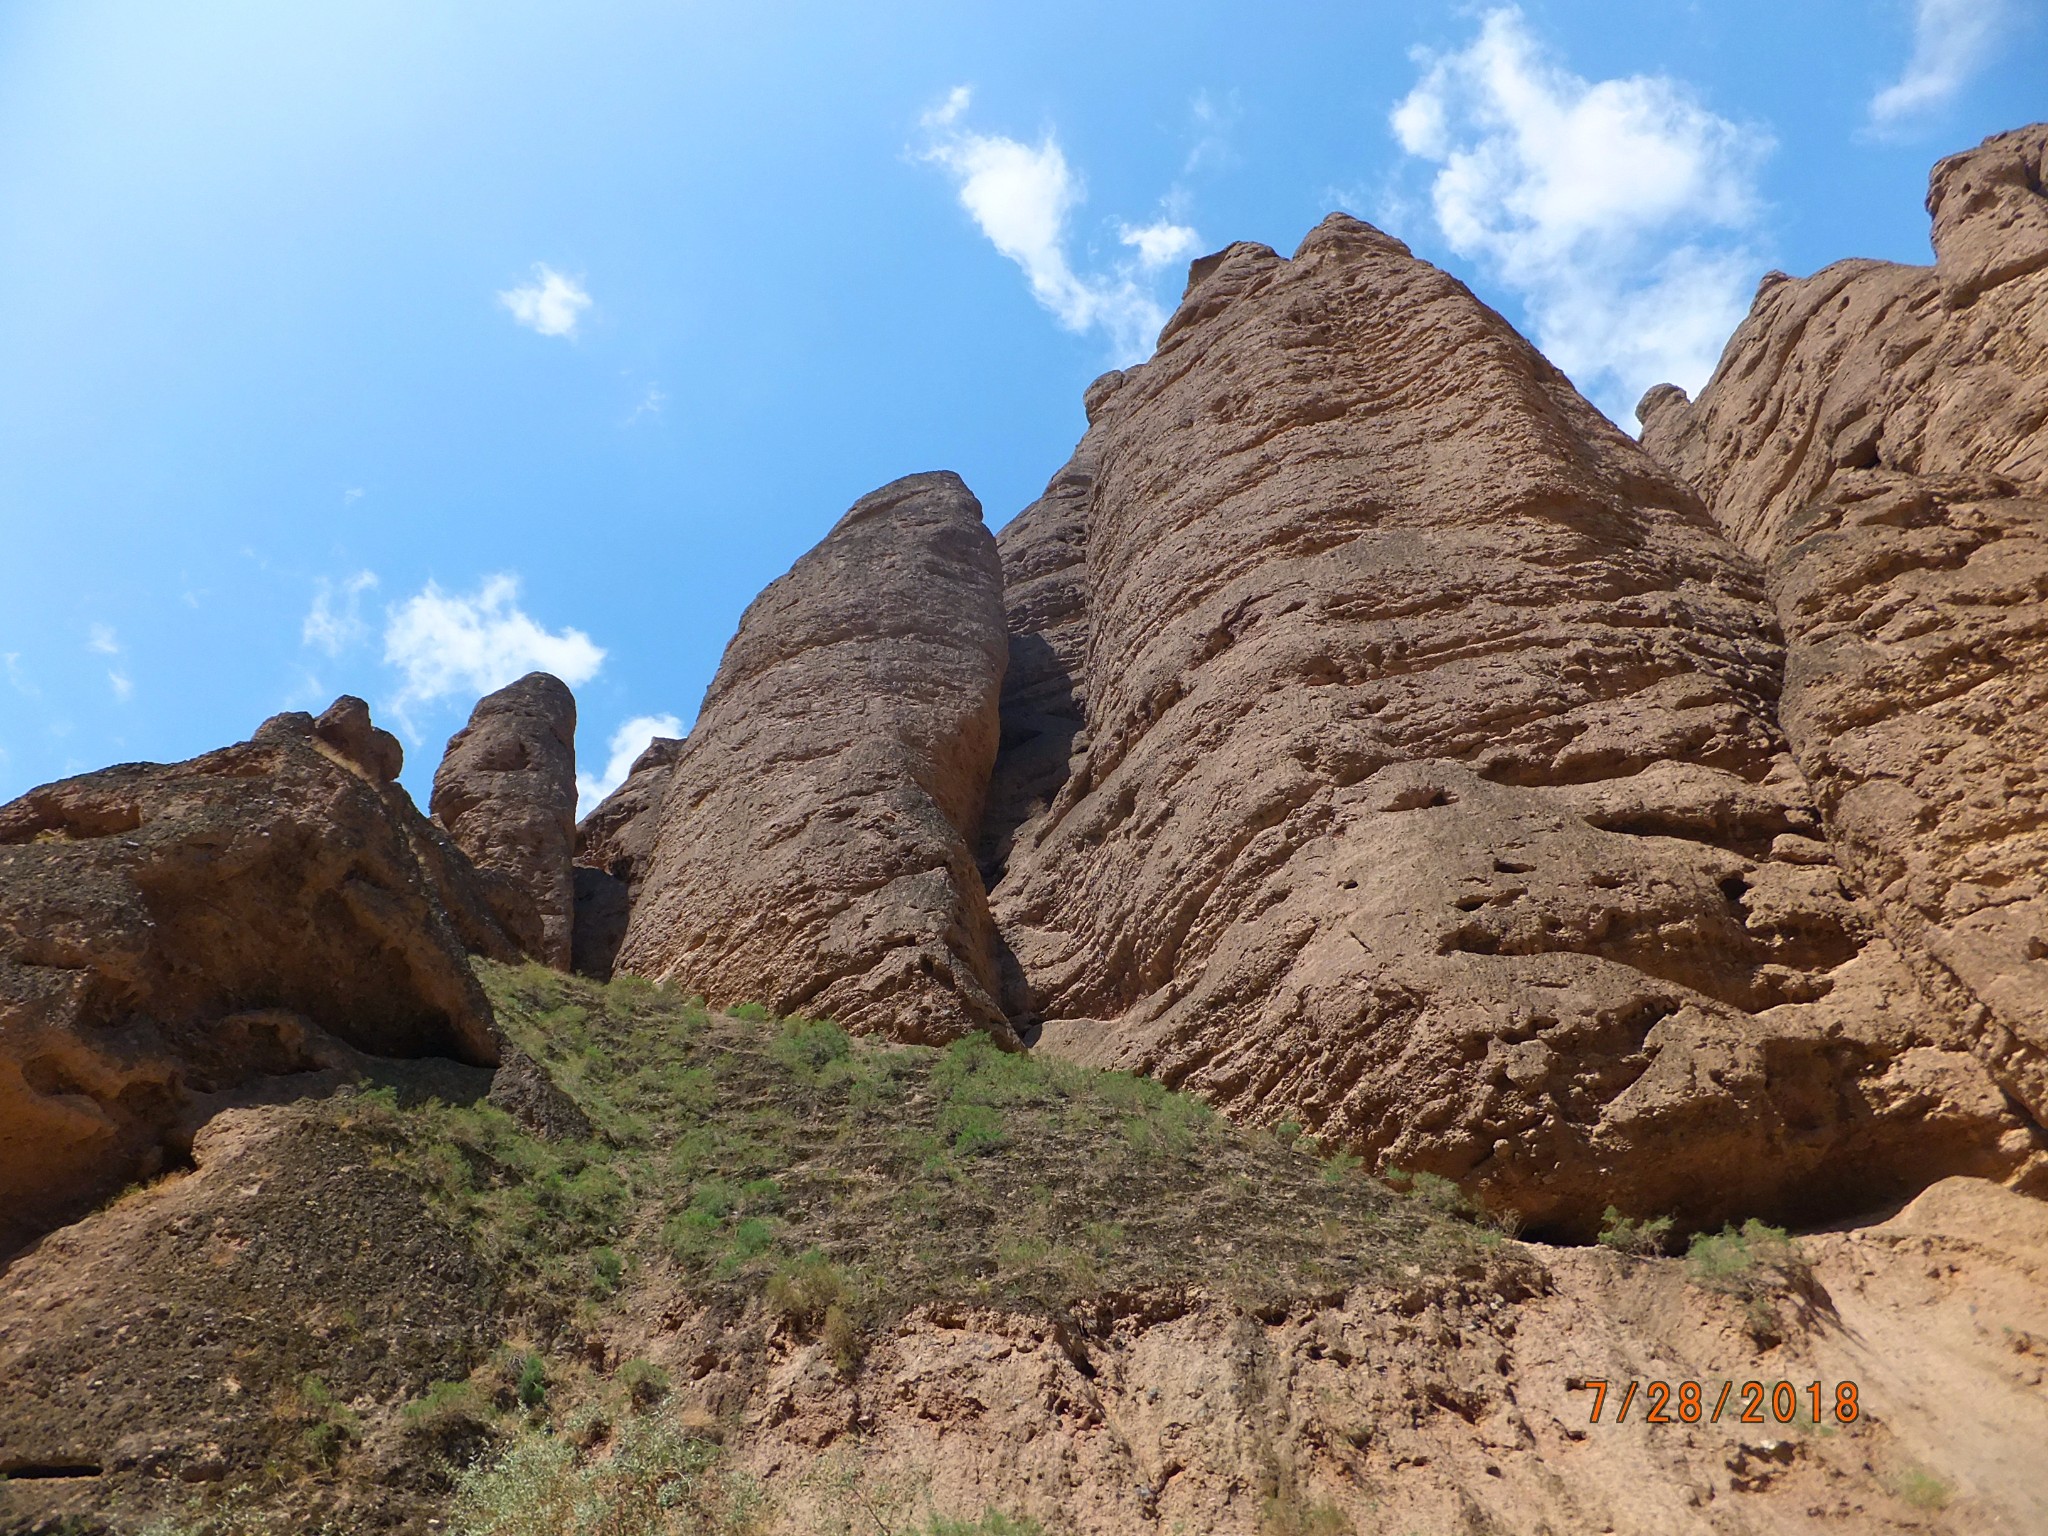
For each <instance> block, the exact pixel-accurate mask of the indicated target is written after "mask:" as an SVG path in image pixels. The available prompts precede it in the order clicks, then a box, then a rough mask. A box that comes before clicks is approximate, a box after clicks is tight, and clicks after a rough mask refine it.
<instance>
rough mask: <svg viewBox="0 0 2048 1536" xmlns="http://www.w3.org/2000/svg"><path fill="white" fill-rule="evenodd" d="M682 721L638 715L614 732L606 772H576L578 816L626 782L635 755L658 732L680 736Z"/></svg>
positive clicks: (667, 716)
mask: <svg viewBox="0 0 2048 1536" xmlns="http://www.w3.org/2000/svg"><path fill="white" fill-rule="evenodd" d="M682 734H683V722H682V721H681V720H680V719H678V718H677V717H676V716H674V715H635V716H634V717H633V718H632V719H630V720H628V721H627V722H626V723H625V724H624V725H622V726H620V727H619V728H618V729H617V730H616V731H613V732H612V740H611V756H610V758H608V759H607V760H606V762H605V765H604V772H603V773H579V774H577V775H576V816H577V819H578V820H581V819H582V818H583V817H585V816H588V815H589V814H590V812H591V811H592V809H593V808H595V807H596V805H597V803H598V802H599V801H600V800H602V799H604V797H605V796H606V795H609V794H610V793H611V792H612V791H613V790H615V789H617V788H618V787H619V786H620V785H621V784H623V783H625V782H626V775H627V774H628V773H630V772H632V771H633V759H634V758H636V757H638V756H639V755H640V754H641V753H642V752H645V751H646V750H647V744H648V743H649V742H651V741H652V740H654V738H655V737H657V736H680V735H682Z"/></svg>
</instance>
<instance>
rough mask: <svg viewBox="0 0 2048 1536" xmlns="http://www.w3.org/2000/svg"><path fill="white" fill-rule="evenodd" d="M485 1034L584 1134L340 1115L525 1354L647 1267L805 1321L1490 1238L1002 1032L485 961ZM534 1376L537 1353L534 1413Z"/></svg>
mask: <svg viewBox="0 0 2048 1536" xmlns="http://www.w3.org/2000/svg"><path fill="white" fill-rule="evenodd" d="M484 979H485V984H486V986H487V988H488V990H489V991H490V993H491V996H492V1001H493V1002H494V1004H495V1005H496V1008H497V1012H498V1017H499V1021H500V1024H501V1026H502V1027H503V1028H504V1029H505V1030H506V1032H507V1033H508V1034H509V1035H510V1036H511V1038H512V1039H513V1040H514V1041H515V1042H516V1043H517V1044H518V1045H520V1046H521V1047H522V1048H524V1049H525V1050H527V1051H529V1052H530V1053H532V1054H533V1055H534V1056H535V1057H537V1058H538V1059H540V1060H541V1061H543V1062H545V1063H546V1065H547V1067H548V1069H549V1071H550V1073H551V1075H552V1076H553V1077H554V1078H555V1080H556V1081H557V1082H558V1083H559V1084H560V1085H561V1086H562V1088H563V1089H564V1090H565V1091H566V1092H568V1093H569V1094H570V1095H571V1096H572V1097H574V1098H575V1099H576V1101H577V1103H578V1104H579V1105H580V1106H581V1107H582V1109H583V1110H584V1112H585V1113H586V1114H587V1115H588V1116H589V1118H590V1120H591V1123H592V1124H593V1125H594V1126H595V1127H596V1128H597V1135H596V1137H595V1138H594V1139H592V1140H591V1141H588V1142H582V1143H550V1142H545V1141H541V1140H539V1139H537V1138H535V1137H534V1136H531V1135H529V1134H527V1133H526V1132H525V1131H524V1130H522V1129H521V1128H520V1127H519V1126H518V1125H517V1124H516V1123H515V1122H514V1121H513V1120H512V1119H511V1118H510V1117H509V1116H507V1115H505V1114H503V1113H502V1112H500V1111H499V1110H497V1109H495V1108H492V1107H490V1106H488V1105H482V1104H478V1105H470V1106H448V1105H443V1104H438V1103H430V1104H424V1105H402V1104H401V1103H400V1102H399V1100H398V1099H397V1097H396V1096H394V1095H393V1094H392V1093H391V1092H389V1091H374V1092H369V1093H365V1094H362V1095H359V1096H357V1097H356V1098H355V1099H353V1100H351V1101H348V1107H347V1108H346V1109H345V1110H344V1111H343V1112H344V1113H345V1114H347V1115H348V1116H349V1117H350V1118H351V1119H352V1120H354V1121H355V1122H357V1123H358V1124H359V1125H362V1126H365V1127H367V1128H369V1129H370V1130H372V1131H373V1132H375V1131H381V1132H382V1133H383V1135H384V1142H385V1145H386V1146H387V1147H388V1148H389V1155H390V1157H391V1158H392V1159H393V1160H394V1161H397V1162H400V1163H404V1164H406V1165H409V1166H411V1167H412V1168H413V1169H415V1170H416V1172H417V1174H418V1176H419V1177H420V1178H421V1180H422V1182H423V1183H424V1184H425V1185H426V1187H427V1188H428V1189H429V1191H430V1192H431V1194H432V1195H433V1197H434V1198H435V1199H436V1201H437V1202H439V1203H440V1204H441V1205H442V1206H443V1207H444V1208H445V1209H446V1210H448V1212H449V1213H450V1215H451V1217H452V1218H453V1219H455V1220H456V1221H457V1222H458V1223H459V1224H460V1225H461V1226H462V1227H463V1229H464V1230H465V1231H466V1232H467V1233H468V1234H470V1236H471V1239H472V1241H473V1242H474V1243H475V1244H476V1246H477V1247H478V1249H479V1250H480V1252H481V1255H482V1256H483V1258H484V1259H485V1260H486V1261H487V1262H488V1263H489V1264H490V1265H491V1266H492V1267H493V1269H494V1271H495V1272H496V1273H497V1274H498V1275H499V1276H500V1277H501V1280H502V1283H503V1285H504V1286H505V1288H506V1301H507V1307H506V1310H507V1313H508V1315H509V1316H510V1317H512V1318H514V1319H516V1320H518V1322H519V1325H520V1326H522V1327H524V1328H525V1329H526V1330H527V1331H528V1332H529V1333H530V1334H531V1336H532V1337H534V1338H535V1339H537V1340H539V1341H541V1342H542V1344H543V1346H545V1342H546V1340H547V1339H549V1338H551V1337H554V1336H555V1335H557V1334H559V1333H562V1332H565V1331H567V1330H568V1329H569V1328H570V1327H571V1326H573V1325H575V1324H576V1323H577V1322H578V1321H579V1319H580V1320H584V1321H588V1320H589V1317H590V1316H591V1315H592V1314H593V1313H594V1312H602V1311H604V1310H606V1309H608V1308H610V1307H613V1306H616V1305H620V1304H621V1302H620V1298H621V1297H623V1296H625V1295H626V1294H627V1293H628V1292H630V1291H631V1290H632V1288H633V1287H634V1286H635V1285H636V1284H637V1283H641V1282H643V1281H644V1282H647V1283H652V1284H654V1285H657V1286H659V1287H660V1288H662V1290H663V1291H664V1292H667V1293H671V1294H679V1295H680V1296H681V1297H683V1298H686V1299H688V1300H690V1301H692V1302H695V1303H697V1304H700V1305H707V1306H711V1307H713V1308H716V1309H719V1310H721V1311H724V1312H726V1313H727V1314H728V1315H732V1316H737V1315H739V1314H742V1313H745V1312H748V1311H750V1310H755V1309H758V1310H759V1311H760V1312H761V1313H762V1314H763V1315H765V1316H766V1317H767V1318H768V1319H769V1320H770V1321H771V1322H772V1323H773V1325H774V1326H776V1327H779V1328H782V1329H786V1330H788V1331H789V1332H791V1333H792V1334H795V1335H797V1336H800V1337H805V1338H814V1339H819V1340H822V1341H824V1342H825V1343H826V1344H827V1346H828V1347H829V1349H830V1353H831V1355H832V1357H833V1358H834V1360H835V1361H836V1362H837V1363H838V1365H839V1367H840V1368H841V1369H842V1370H844V1371H849V1372H850V1371H852V1370H854V1369H856V1368H857V1367H858V1365H859V1362H860V1359H861V1357H862V1354H863V1352H864V1343H863V1341H864V1338H865V1336H866V1335H867V1334H868V1333H870V1332H871V1331H872V1330H873V1329H874V1328H875V1327H876V1326H878V1325H881V1324H885V1323H886V1322H888V1321H889V1320H890V1319H891V1318H892V1317H893V1316H896V1315H900V1314H901V1313H902V1312H903V1311H904V1310H906V1309H908V1308H910V1307H914V1306H917V1305H919V1304H922V1303H925V1302H930V1301H946V1300H952V1301H962V1302H993V1303H1000V1304H1005V1305H1011V1306H1018V1307H1023V1308H1036V1309H1044V1308H1068V1307H1074V1306H1083V1305H1086V1304H1088V1303H1090V1302H1092V1301H1094V1300H1097V1299H1100V1298H1103V1297H1109V1296H1123V1295H1133V1294H1151V1293H1157V1292H1160V1291H1171V1290H1188V1289H1193V1288H1201V1289H1203V1290H1205V1291H1208V1292H1210V1293H1212V1294H1220V1295H1224V1296H1228V1297H1231V1298H1234V1299H1237V1300H1238V1301H1240V1302H1241V1303H1242V1304H1244V1305H1246V1306H1247V1307H1255V1308H1262V1309H1263V1308H1270V1307H1272V1306H1274V1305H1285V1304H1287V1303H1288V1302H1289V1301H1291V1300H1293V1299H1296V1298H1303V1297H1314V1296H1325V1295H1329V1294H1331V1293H1334V1292H1336V1291H1340V1290H1342V1289H1344V1288H1346V1287H1348V1286H1350V1285H1352V1284H1355V1283H1358V1282H1361V1281H1365V1280H1370V1279H1372V1278H1375V1277H1380V1278H1386V1279H1391V1280H1399V1281H1402V1282H1403V1283H1412V1280H1413V1277H1414V1276H1415V1275H1417V1274H1418V1273H1419V1274H1423V1275H1429V1276H1441V1277H1444V1279H1445V1280H1446V1283H1451V1282H1453V1281H1454V1280H1455V1278H1456V1277H1457V1276H1459V1275H1461V1274H1462V1275H1467V1276H1469V1275H1473V1274H1477V1273H1478V1272H1479V1269H1480V1268H1481V1267H1482V1266H1483V1264H1484V1262H1485V1250H1486V1249H1487V1248H1489V1247H1490V1246H1493V1245H1494V1244H1496V1243H1497V1242H1498V1240H1499V1234H1498V1233H1496V1232H1494V1231H1492V1230H1491V1229H1490V1228H1488V1227H1487V1226H1486V1225H1485V1224H1484V1223H1482V1222H1480V1221H1478V1220H1477V1218H1476V1215H1475V1213H1474V1212H1473V1211H1472V1209H1471V1208H1470V1206H1469V1205H1468V1204H1467V1203H1466V1202H1465V1200H1464V1197H1463V1196H1462V1195H1461V1194H1459V1193H1458V1191H1457V1190H1456V1188H1455V1187H1454V1186H1452V1185H1451V1184H1449V1183H1448V1182H1447V1181H1445V1180H1442V1179H1437V1178H1433V1177H1432V1176H1430V1175H1427V1174H1417V1175H1414V1176H1412V1177H1409V1176H1399V1177H1397V1178H1396V1179H1395V1180H1394V1181H1393V1184H1392V1185H1391V1186H1390V1185H1389V1184H1385V1183H1382V1182H1380V1181H1379V1180H1376V1179H1374V1178H1372V1177H1370V1176H1368V1175H1367V1173H1366V1171H1365V1169H1364V1167H1363V1166H1362V1165H1361V1164H1360V1163H1359V1161H1358V1160H1357V1159H1356V1158H1353V1157H1349V1156H1339V1157H1333V1158H1329V1159H1327V1160H1326V1159H1323V1158H1321V1157H1319V1156H1317V1155H1316V1154H1315V1152H1314V1151H1313V1147H1314V1143H1313V1142H1311V1141H1309V1140H1308V1139H1307V1138H1305V1137H1303V1136H1302V1135H1301V1134H1300V1131H1299V1128H1298V1127H1292V1126H1289V1127H1283V1128H1282V1129H1281V1130H1280V1131H1279V1132H1277V1133H1260V1132H1246V1131H1241V1130H1239V1129H1237V1128H1235V1127H1233V1126H1231V1125H1229V1124H1228V1123H1226V1122H1224V1121H1223V1120H1221V1119H1220V1118H1218V1117H1217V1116H1216V1115H1215V1114H1214V1113H1213V1112H1212V1111H1211V1110H1209V1109H1208V1108H1207V1106H1205V1105H1203V1104H1202V1103H1200V1102H1199V1101H1198V1100H1195V1099H1192V1098H1190V1097H1187V1096H1186V1095H1183V1094H1177V1093H1173V1092H1170V1091H1168V1090H1167V1089H1165V1088H1162V1087H1161V1086H1160V1085H1158V1084H1157V1083H1155V1082H1152V1081H1150V1080H1148V1079H1145V1078H1141V1077H1135V1076H1131V1075H1129V1074H1125V1073H1117V1072H1101V1071H1095V1070H1092V1069H1089V1068H1085V1067H1079V1066H1075V1065H1073V1064H1072V1063H1069V1062H1065V1061H1061V1060H1057V1059H1053V1058H1049V1057H1044V1056H1037V1055H1030V1054H1022V1053H1016V1052H1005V1051H1002V1050H999V1049H998V1048H996V1047H995V1046H994V1045H993V1044H992V1043H990V1042H989V1041H988V1040H987V1039H986V1038H985V1037H981V1036H972V1037H969V1038H968V1039H965V1040H961V1041H959V1042H956V1043H955V1044H953V1045H951V1046H948V1047H946V1048H945V1049H943V1050H934V1049H927V1048H915V1047H892V1046H887V1045H883V1044H879V1043H876V1042H872V1041H868V1040H857V1039H853V1038H850V1037H849V1036H848V1035H847V1034H846V1032H845V1031H844V1030H841V1029H839V1028H838V1027H837V1026H835V1025H833V1024H831V1023H828V1022H824V1021H819V1020H810V1019H787V1020H777V1019H774V1018H772V1017H769V1016H767V1015H766V1011H765V1010H763V1009H759V1008H748V1009H740V1010H735V1011H734V1013H732V1014H727V1015H717V1014H712V1013H709V1012H707V1011H706V1010H705V1009H704V1008H702V1007H701V1006H698V1005H697V1004H696V1003H695V1001H694V1000H692V999H686V998H682V997H679V996H676V995H675V994H673V993H672V992H670V991H667V990H665V989H662V988H658V987H655V986H652V985H650V984H648V983H646V982H643V981H640V980H638V979H636V978H623V979H621V980H619V981H616V982H613V983H612V984H610V985H609V986H600V985H597V984H595V983H591V982H587V981H582V980H579V979H575V978H571V977H565V976H561V975H559V974H557V973H554V972H552V971H547V970H543V969H541V968H539V967H532V966H529V967H523V968H518V969H513V968H506V967H486V968H485V970H484ZM547 1390H548V1377H547V1366H546V1363H545V1361H544V1359H543V1358H542V1356H541V1355H540V1354H535V1355H533V1356H532V1357H531V1359H530V1361H528V1362H527V1363H526V1364H525V1365H524V1366H522V1374H520V1375H519V1376H518V1377H517V1380H516V1395H517V1397H518V1399H519V1401H520V1403H522V1404H523V1405H524V1406H526V1407H527V1408H529V1409H534V1408H538V1407H540V1406H541V1405H542V1404H543V1403H544V1402H545V1400H546V1395H547Z"/></svg>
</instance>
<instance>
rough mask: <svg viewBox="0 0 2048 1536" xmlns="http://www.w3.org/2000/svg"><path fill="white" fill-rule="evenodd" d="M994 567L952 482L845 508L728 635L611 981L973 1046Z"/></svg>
mask: <svg viewBox="0 0 2048 1536" xmlns="http://www.w3.org/2000/svg"><path fill="white" fill-rule="evenodd" d="M1004 655H1005V643H1004V631H1003V610H1002V570H1001V566H1000V563H999V561H998V557H997V554H996V547H995V540H994V539H993V538H992V537H991V536H990V535H989V532H988V530H987V529H986V528H985V527H983V526H982V521H981V505H980V503H979V502H977V501H976V500H975V499H974V497H973V495H972V493H970V492H969V491H968V489H967V487H966V486H965V485H964V484H962V483H961V481H960V479H959V477H958V476H957V475H952V474H930V475H912V476H910V477H908V478H906V479H903V480H899V481H896V482H895V483H894V484H892V485H889V486H885V487H883V488H882V489H881V490H879V491H875V492H873V493H872V494H870V495H868V496H865V497H863V498H861V500H860V501H858V502H856V503H855V504H854V505H853V507H852V509H851V510H850V511H848V512H847V513H846V515H845V516H844V517H842V518H841V519H840V520H839V522H838V523H837V524H836V525H835V526H834V527H833V529H832V531H831V532H830V533H829V534H827V535H826V536H825V538H824V540H823V542H821V543H820V544H819V545H818V546H817V548H815V549H813V550H812V551H811V552H810V553H808V554H807V555H805V556H804V557H803V558H802V559H801V560H799V561H798V562H797V563H796V565H795V567H794V568H793V569H792V570H791V571H790V572H789V574H788V575H786V576H783V577H781V578H780V579H778V580H777V581H775V582H773V583H771V584H770V585H769V587H768V589H767V590H766V591H764V592H763V593H762V594H761V595H760V596H759V597H758V598H756V599H755V600H754V602H753V604H752V606H750V607H749V608H748V609H747V612H746V614H745V616H744V617H743V618H742V619H741V620H740V628H739V633H738V634H737V635H735V636H734V637H733V640H732V643H731V644H730V645H729V646H727V648H726V652H725V658H724V660H723V661H722V662H721V663H720V664H719V669H718V675H717V677H716V678H715V679H713V681H712V684H711V688H710V690H709V691H708V692H707V693H706V694H705V697H704V706H703V709H702V710H701V712H700V713H699V715H698V717H697V724H696V726H695V728H694V729H693V730H692V731H691V733H690V737H689V740H688V741H686V742H685V743H684V744H683V746H682V748H681V749H680V750H679V751H678V752H677V754H676V757H675V761H674V762H673V764H671V765H670V766H669V767H668V770H667V784H666V787H665V789H664V790H663V791H662V799H661V806H660V809H659V812H658V813H657V815H658V820H657V822H656V825H655V830H654V835H653V839H652V845H651V849H650V852H649V853H648V855H647V862H646V866H645V869H644V872H642V873H641V874H640V876H639V879H640V892H639V897H638V900H637V901H636V902H635V903H634V906H633V911H632V917H631V920H630V921H629V922H628V924H627V927H626V934H625V939H624V942H623V943H622V944H621V946H620V948H619V952H618V959H617V964H618V967H619V969H621V970H625V971H630V972H633V973H635V974H637V975H643V976H649V977H653V978H656V979H660V980H664V981H674V982H675V983H676V984H677V985H679V986H681V987H683V988H684V989H685V990H687V991H691V992H696V993H698V994H700V995H702V996H704V997H706V998H709V999H710V1000H712V1001H713V1002H715V1003H719V1004H722V1005H730V1004H734V1003H741V1002H756V1003H761V1004H765V1005H766V1006H768V1007H769V1008H771V1009H772V1010H773V1011H775V1012H776V1013H792V1012H803V1013H811V1014H817V1015H822V1016H828V1017H831V1018H835V1019H838V1020H840V1021H841V1022H843V1023H845V1024H847V1025H848V1026H850V1027H852V1028H856V1029H863V1030H872V1031H878V1032H882V1033H887V1034H890V1035H891V1036H893V1037H894V1038H897V1039H901V1040H909V1041H940V1040H949V1039H953V1038H955V1037H957V1036H958V1035H959V1034H961V1033H962V1032H963V1031H965V1030H969V1029H985V1030H989V1031H990V1032H992V1033H994V1034H996V1035H998V1036H999V1037H1002V1038H1006V1039H1007V1038H1010V1027H1009V1024H1008V1022H1007V1020H1006V1019H1005V1017H1004V1014H1003V1011H1002V1008H1001V1006H1000V1005H999V1003H998V1002H997V1000H996V993H997V989H998V983H997V977H996V967H995V953H994V943H995V937H994V931H993V928H992V926H991V924H990V922H989V917H988V908H987V901H986V897H985V896H984V894H983V891H982V885H981V877H980V874H979V873H978V871H977V870H976V868H975V864H974V838H975V835H976V831H977V829H978V828H979V826H980V823H981V813H982V806H983V803H984V799H985V796H986V786H987V784H988V778H989V771H990V768H991V765H992V764H993V763H994V761H995V755H996V745H997V731H998V727H997V705H998V696H999V692H1000V689H1001V685H1002V676H1003V663H1004Z"/></svg>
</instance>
